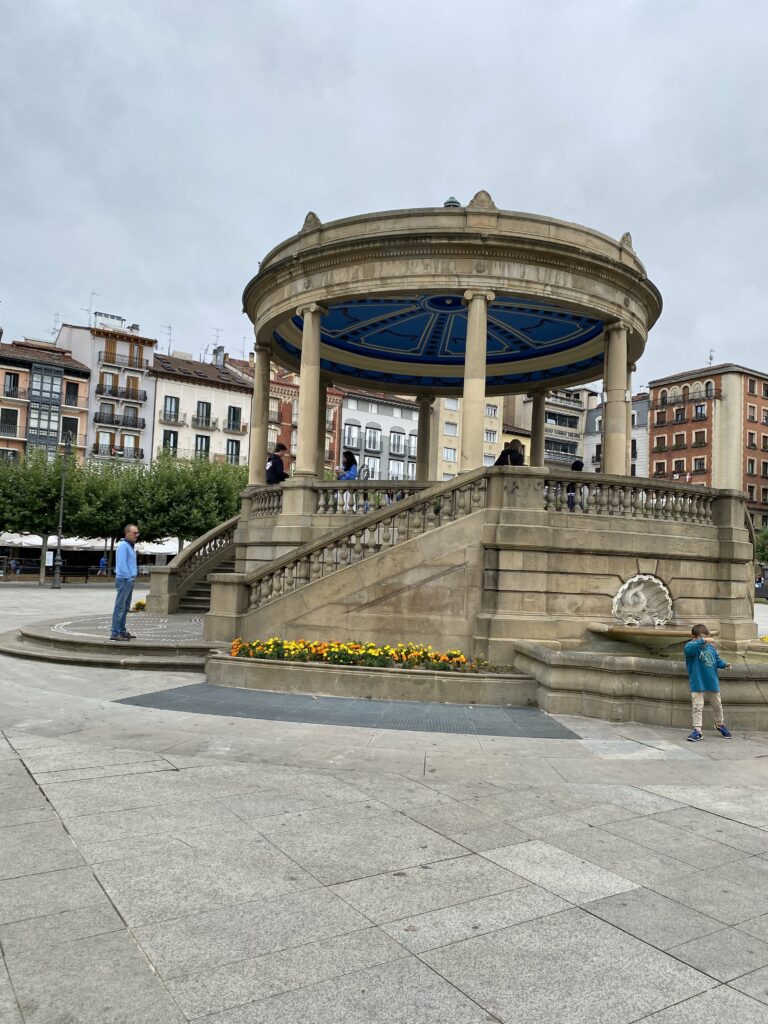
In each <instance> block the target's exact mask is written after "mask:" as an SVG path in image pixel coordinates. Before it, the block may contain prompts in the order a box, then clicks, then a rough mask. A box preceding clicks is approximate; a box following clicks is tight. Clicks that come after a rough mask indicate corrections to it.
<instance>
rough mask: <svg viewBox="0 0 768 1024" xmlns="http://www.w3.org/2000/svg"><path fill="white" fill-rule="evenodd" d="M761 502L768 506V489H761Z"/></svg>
mask: <svg viewBox="0 0 768 1024" xmlns="http://www.w3.org/2000/svg"><path fill="white" fill-rule="evenodd" d="M760 501H762V503H763V504H764V505H768V487H763V488H761V490H760Z"/></svg>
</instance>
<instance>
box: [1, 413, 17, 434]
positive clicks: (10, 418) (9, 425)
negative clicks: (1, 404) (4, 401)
mask: <svg viewBox="0 0 768 1024" xmlns="http://www.w3.org/2000/svg"><path fill="white" fill-rule="evenodd" d="M18 425H19V411H18V409H0V437H16V432H17V429H18Z"/></svg>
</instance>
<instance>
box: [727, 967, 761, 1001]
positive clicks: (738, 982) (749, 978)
mask: <svg viewBox="0 0 768 1024" xmlns="http://www.w3.org/2000/svg"><path fill="white" fill-rule="evenodd" d="M730 984H731V988H735V989H736V990H737V991H738V992H743V993H744V994H745V995H748V996H751V997H752V998H753V999H757V1000H758V1001H759V1002H761V1003H765V1004H766V1005H768V967H761V968H760V970H758V971H753V972H752V973H751V974H745V975H743V976H742V977H741V978H736V979H734V980H733V981H732V982H731V983H730Z"/></svg>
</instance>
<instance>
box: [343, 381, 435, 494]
mask: <svg viewBox="0 0 768 1024" xmlns="http://www.w3.org/2000/svg"><path fill="white" fill-rule="evenodd" d="M342 394H343V401H342V407H341V418H342V419H341V422H342V438H341V449H342V451H346V450H347V449H349V451H351V452H352V453H353V454H354V456H355V458H356V459H357V463H358V466H367V467H368V472H369V474H370V476H371V479H375V480H414V479H415V477H416V437H417V431H418V425H419V409H418V406H417V405H416V403H415V402H414V401H412V400H411V399H409V398H402V397H400V396H399V395H388V394H378V393H376V394H372V393H371V392H368V391H347V390H344V391H343V393H342Z"/></svg>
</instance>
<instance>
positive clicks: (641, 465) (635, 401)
mask: <svg viewBox="0 0 768 1024" xmlns="http://www.w3.org/2000/svg"><path fill="white" fill-rule="evenodd" d="M650 406H651V401H650V395H649V394H648V392H647V391H643V392H640V393H639V394H637V395H633V396H632V436H631V446H632V476H643V477H647V476H648V474H649V465H650V463H649V441H648V423H649V418H650ZM602 429H603V406H602V403H601V404H600V405H597V406H595V408H594V409H589V410H588V411H587V415H586V419H585V426H584V455H583V459H584V470H585V472H591V473H600V472H602V461H603V443H602Z"/></svg>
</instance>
